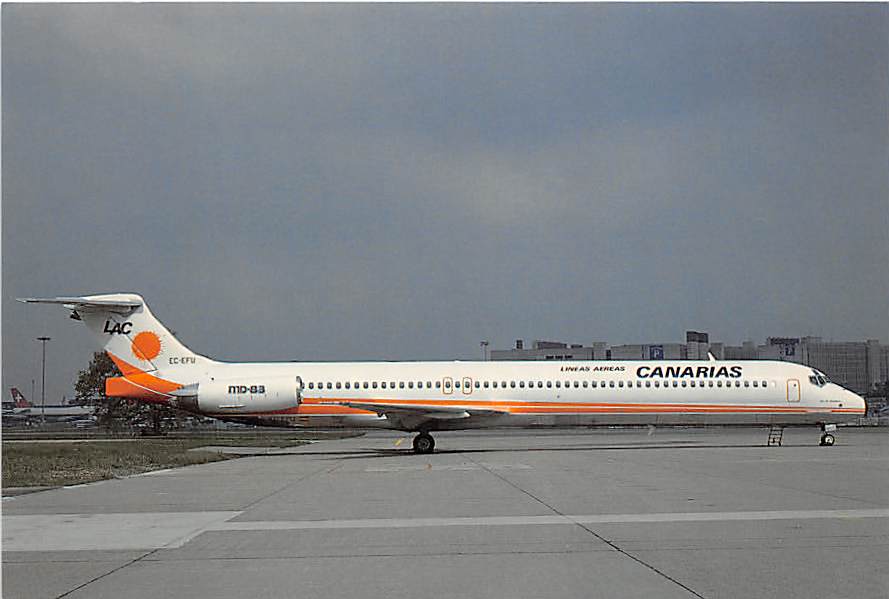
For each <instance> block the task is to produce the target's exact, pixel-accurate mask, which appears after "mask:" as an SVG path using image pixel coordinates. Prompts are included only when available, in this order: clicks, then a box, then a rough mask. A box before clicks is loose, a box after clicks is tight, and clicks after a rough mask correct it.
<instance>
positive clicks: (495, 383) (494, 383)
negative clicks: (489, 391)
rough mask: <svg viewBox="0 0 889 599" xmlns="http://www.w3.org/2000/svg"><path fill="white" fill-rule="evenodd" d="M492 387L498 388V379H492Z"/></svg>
mask: <svg viewBox="0 0 889 599" xmlns="http://www.w3.org/2000/svg"><path fill="white" fill-rule="evenodd" d="M491 387H493V388H494V389H496V388H497V381H491Z"/></svg>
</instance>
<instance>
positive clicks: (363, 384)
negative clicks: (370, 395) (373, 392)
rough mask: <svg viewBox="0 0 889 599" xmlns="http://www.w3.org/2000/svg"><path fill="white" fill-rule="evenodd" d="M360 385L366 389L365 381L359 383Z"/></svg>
mask: <svg viewBox="0 0 889 599" xmlns="http://www.w3.org/2000/svg"><path fill="white" fill-rule="evenodd" d="M361 386H362V387H364V388H365V389H367V381H364V382H363V383H361Z"/></svg>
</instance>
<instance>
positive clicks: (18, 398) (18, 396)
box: [9, 387, 33, 408]
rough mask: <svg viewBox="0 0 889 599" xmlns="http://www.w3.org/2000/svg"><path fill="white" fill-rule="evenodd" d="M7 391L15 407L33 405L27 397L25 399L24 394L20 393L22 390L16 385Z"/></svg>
mask: <svg viewBox="0 0 889 599" xmlns="http://www.w3.org/2000/svg"><path fill="white" fill-rule="evenodd" d="M9 392H10V394H11V395H12V401H14V402H15V407H17V408H30V407H33V406H32V405H31V402H29V401H28V400H27V399H25V396H24V395H22V392H21V391H19V390H18V389H17V388H16V387H13V388H12V389H10V390H9Z"/></svg>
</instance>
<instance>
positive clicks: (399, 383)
mask: <svg viewBox="0 0 889 599" xmlns="http://www.w3.org/2000/svg"><path fill="white" fill-rule="evenodd" d="M398 388H399V389H404V381H398Z"/></svg>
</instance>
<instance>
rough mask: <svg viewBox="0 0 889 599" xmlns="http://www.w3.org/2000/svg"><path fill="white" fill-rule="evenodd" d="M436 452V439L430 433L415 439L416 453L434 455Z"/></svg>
mask: <svg viewBox="0 0 889 599" xmlns="http://www.w3.org/2000/svg"><path fill="white" fill-rule="evenodd" d="M434 450H435V439H433V438H432V435H430V434H429V433H420V434H419V435H417V436H416V437H414V452H415V453H432V452H433V451H434Z"/></svg>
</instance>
